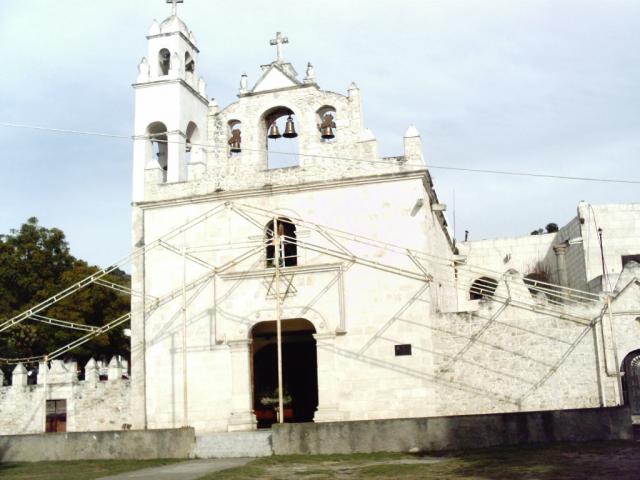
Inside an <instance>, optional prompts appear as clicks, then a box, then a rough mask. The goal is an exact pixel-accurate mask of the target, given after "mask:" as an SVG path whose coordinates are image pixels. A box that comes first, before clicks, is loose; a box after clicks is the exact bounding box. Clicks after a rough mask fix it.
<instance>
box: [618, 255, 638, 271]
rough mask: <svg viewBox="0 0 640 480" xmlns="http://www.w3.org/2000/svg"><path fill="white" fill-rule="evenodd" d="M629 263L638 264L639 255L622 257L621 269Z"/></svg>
mask: <svg viewBox="0 0 640 480" xmlns="http://www.w3.org/2000/svg"><path fill="white" fill-rule="evenodd" d="M629 262H638V263H640V253H639V254H636V255H622V268H624V266H625V265H626V264H627V263H629Z"/></svg>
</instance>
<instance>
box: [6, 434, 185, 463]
mask: <svg viewBox="0 0 640 480" xmlns="http://www.w3.org/2000/svg"><path fill="white" fill-rule="evenodd" d="M194 444H195V431H194V429H193V428H178V429H166V430H124V431H112V432H86V433H46V434H37V435H11V436H0V462H41V461H52V460H89V459H101V460H104V459H152V458H189V455H190V454H191V451H192V449H193V446H194Z"/></svg>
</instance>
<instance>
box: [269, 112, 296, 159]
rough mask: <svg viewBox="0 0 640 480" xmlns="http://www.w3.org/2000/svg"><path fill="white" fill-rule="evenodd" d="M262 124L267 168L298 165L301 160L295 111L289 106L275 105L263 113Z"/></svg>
mask: <svg viewBox="0 0 640 480" xmlns="http://www.w3.org/2000/svg"><path fill="white" fill-rule="evenodd" d="M261 125H262V129H261V131H262V135H263V138H264V139H265V148H266V151H267V155H266V157H267V158H266V160H267V168H268V169H273V168H284V167H295V166H298V165H299V164H300V160H299V158H298V155H299V144H298V132H297V118H296V114H295V112H294V111H293V110H291V109H290V108H287V107H282V106H281V107H274V108H272V109H270V110H267V111H266V112H265V113H264V114H263V115H262V121H261Z"/></svg>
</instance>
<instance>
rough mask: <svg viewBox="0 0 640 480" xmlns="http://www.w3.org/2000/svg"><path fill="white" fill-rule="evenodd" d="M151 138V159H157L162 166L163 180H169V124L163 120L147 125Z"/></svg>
mask: <svg viewBox="0 0 640 480" xmlns="http://www.w3.org/2000/svg"><path fill="white" fill-rule="evenodd" d="M147 137H148V138H149V157H151V158H150V159H149V160H150V161H151V162H153V161H156V162H158V165H160V168H162V172H163V173H162V181H163V182H166V181H167V170H168V168H169V159H168V156H167V140H168V139H167V126H166V125H165V124H164V123H162V122H154V123H152V124H151V125H149V126H148V127H147Z"/></svg>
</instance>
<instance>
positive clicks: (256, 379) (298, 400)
mask: <svg viewBox="0 0 640 480" xmlns="http://www.w3.org/2000/svg"><path fill="white" fill-rule="evenodd" d="M314 333H316V329H315V328H314V326H313V324H312V323H311V322H309V321H308V320H304V319H294V320H283V321H282V377H283V384H284V394H285V395H284V396H285V397H286V399H285V400H287V399H288V400H289V401H285V409H284V413H285V415H284V421H285V422H296V423H298V422H311V421H313V416H314V414H315V411H316V408H317V407H318V367H317V355H316V341H315V339H314V338H313V334H314ZM251 338H252V340H253V341H252V354H251V357H252V376H253V407H254V411H255V413H256V418H257V420H258V428H269V427H271V425H272V424H274V423H276V421H277V418H276V413H275V412H276V410H275V407H277V397H278V393H277V387H278V363H277V362H278V353H277V348H278V347H277V343H276V342H277V340H276V322H275V321H268V322H260V323H257V324H256V325H255V326H254V327H253V329H252V330H251Z"/></svg>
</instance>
